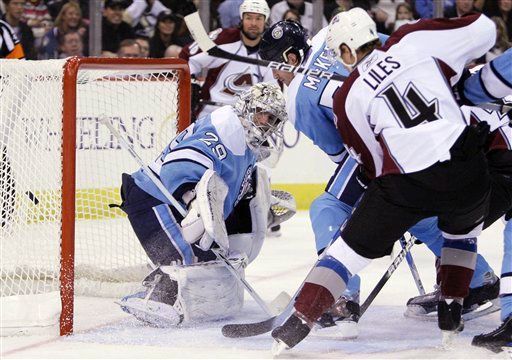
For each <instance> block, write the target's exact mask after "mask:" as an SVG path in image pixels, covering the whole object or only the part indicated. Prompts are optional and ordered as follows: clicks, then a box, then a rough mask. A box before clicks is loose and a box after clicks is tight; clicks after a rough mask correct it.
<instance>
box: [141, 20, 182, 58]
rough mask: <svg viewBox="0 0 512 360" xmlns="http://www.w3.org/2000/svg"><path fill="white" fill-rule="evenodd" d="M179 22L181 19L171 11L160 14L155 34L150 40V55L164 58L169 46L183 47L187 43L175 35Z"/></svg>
mask: <svg viewBox="0 0 512 360" xmlns="http://www.w3.org/2000/svg"><path fill="white" fill-rule="evenodd" d="M179 23H180V19H179V18H178V17H177V16H175V15H173V14H171V13H170V12H162V13H160V14H159V15H158V18H157V22H156V27H155V34H154V35H153V37H152V38H151V40H150V41H149V56H150V57H152V58H162V57H164V54H165V50H166V49H167V48H168V47H169V46H171V45H177V46H180V47H183V46H184V45H185V44H183V43H182V42H180V41H179V39H178V38H177V37H176V36H175V34H176V31H177V27H178V24H179ZM180 51H181V49H180ZM178 53H179V52H178Z"/></svg>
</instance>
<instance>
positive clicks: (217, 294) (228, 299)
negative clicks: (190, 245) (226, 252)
mask: <svg viewBox="0 0 512 360" xmlns="http://www.w3.org/2000/svg"><path fill="white" fill-rule="evenodd" d="M229 260H230V262H231V263H232V264H233V266H234V267H235V269H237V271H238V272H239V274H240V276H242V277H243V276H244V268H245V266H246V265H247V258H246V257H244V256H239V257H234V256H233V257H231V258H230V259H229ZM155 272H157V273H158V274H159V276H164V277H165V276H167V277H168V278H167V279H164V280H166V281H169V280H170V281H171V282H173V283H175V284H176V286H175V287H173V288H172V289H169V288H167V290H169V293H167V294H163V293H162V289H161V286H160V287H159V285H158V284H160V281H162V278H155V277H153V278H152V279H151V280H150V281H147V279H148V278H151V277H152V276H153V275H154V273H155ZM143 283H144V284H145V286H146V290H144V291H140V292H138V293H135V294H133V295H129V296H126V297H124V298H123V299H121V301H119V302H118V304H119V305H120V306H121V309H122V310H123V311H125V312H127V313H129V314H131V315H133V316H135V317H136V318H137V319H138V320H140V321H142V322H144V323H147V324H150V325H151V326H156V327H172V326H176V325H179V324H181V322H182V321H187V322H190V321H208V320H219V319H223V318H226V317H230V316H233V315H235V314H236V313H238V312H239V311H240V309H241V308H242V306H243V301H244V289H243V287H242V285H241V284H240V282H239V281H238V280H237V279H236V278H235V277H234V276H233V275H232V274H231V273H230V272H229V270H227V269H226V267H225V265H224V264H223V263H222V262H220V261H209V262H204V263H197V264H194V265H188V266H182V265H170V266H161V267H159V268H158V269H157V270H155V271H154V272H153V273H151V274H150V275H149V276H148V277H147V278H146V280H145V281H144V282H143ZM157 292H160V294H159V295H158V296H155V294H156V293H157ZM159 300H162V301H159ZM163 301H166V302H163Z"/></svg>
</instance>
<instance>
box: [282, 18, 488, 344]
mask: <svg viewBox="0 0 512 360" xmlns="http://www.w3.org/2000/svg"><path fill="white" fill-rule="evenodd" d="M495 37H496V32H495V28H494V24H493V22H492V21H491V20H490V19H488V18H486V17H485V16H483V15H472V16H467V17H464V18H460V19H452V20H442V19H436V20H420V21H418V22H416V23H414V24H411V25H405V26H403V27H402V28H400V29H399V30H398V31H397V32H395V33H394V34H393V35H392V36H391V37H390V38H389V39H388V41H387V42H386V45H385V46H384V47H380V48H378V46H379V44H380V43H379V41H378V37H377V32H376V25H375V23H374V22H373V20H372V19H371V18H370V16H369V15H368V13H367V12H366V11H364V10H362V9H360V8H354V9H351V10H349V11H347V12H343V13H341V14H338V15H337V16H336V17H335V18H333V20H332V21H331V24H330V25H329V31H328V34H327V45H328V46H329V47H330V48H331V49H333V51H335V53H336V55H337V57H338V59H339V60H340V61H341V62H342V63H343V64H344V65H345V66H346V67H347V68H349V69H350V70H351V74H350V76H349V77H348V79H347V80H346V81H345V82H344V83H343V85H342V87H341V88H340V89H339V90H338V91H337V92H336V93H335V96H334V109H333V110H334V114H335V116H336V118H337V126H338V130H339V131H340V134H341V136H342V138H343V140H344V142H345V146H346V147H347V148H348V149H349V152H350V153H351V155H352V156H353V157H354V158H355V159H356V160H358V162H360V163H361V164H362V165H363V166H364V169H365V172H366V174H367V176H368V177H370V178H373V180H372V181H371V183H370V184H369V186H368V188H367V190H366V191H365V193H364V195H363V197H362V199H361V201H360V202H359V204H358V206H357V208H356V209H355V211H354V213H353V214H352V216H351V217H350V219H349V220H348V221H347V223H346V224H345V227H344V228H343V229H342V231H341V235H340V237H338V238H337V239H336V240H335V241H334V242H333V244H332V245H331V246H330V247H329V249H328V250H326V251H325V253H324V256H323V257H321V258H320V259H319V261H318V263H317V264H316V266H315V267H314V268H313V269H312V271H311V272H310V273H309V275H308V276H307V278H306V280H305V282H304V284H303V286H302V289H301V290H300V292H299V294H298V296H297V298H296V300H295V303H294V313H293V314H292V315H291V316H290V317H289V318H288V319H287V320H286V321H285V323H284V324H283V325H282V326H279V327H277V328H276V329H274V330H273V332H272V336H273V337H274V339H275V340H276V342H275V349H276V351H277V352H279V351H282V350H283V349H285V348H291V347H293V346H295V345H296V344H298V343H299V342H300V341H302V340H303V339H304V338H305V337H306V336H307V335H308V334H309V332H310V330H311V327H312V326H313V324H314V323H315V321H316V320H317V319H318V318H319V317H320V316H321V315H322V313H324V312H325V311H326V310H327V309H328V308H330V307H331V306H332V305H333V304H334V302H335V301H336V299H337V298H339V296H340V295H341V293H342V292H343V291H344V290H345V288H346V284H347V282H348V281H349V279H350V278H351V277H352V276H353V275H354V274H357V273H358V272H359V271H361V270H362V269H363V268H364V267H366V266H367V265H368V264H369V263H370V262H371V259H374V258H378V257H382V256H384V255H386V254H389V252H390V251H391V249H392V246H393V244H394V242H395V241H396V240H397V239H398V238H400V236H401V235H402V234H403V233H404V232H405V231H407V229H409V228H410V227H411V226H413V225H414V224H416V223H417V222H418V221H420V220H422V219H424V218H428V217H432V216H437V217H438V226H439V228H440V229H441V230H442V231H443V237H444V238H445V242H444V246H443V250H442V254H441V267H440V273H441V274H440V276H441V298H440V301H439V302H438V319H439V320H438V324H439V327H440V328H441V330H443V331H444V332H446V333H448V334H452V333H455V332H458V331H461V330H462V323H461V311H462V300H463V298H464V297H465V296H467V294H468V288H469V283H470V280H471V277H472V275H473V269H474V267H475V262H476V237H477V236H478V235H479V234H480V232H481V229H482V223H483V220H484V218H485V216H486V215H487V208H488V200H489V193H490V177H489V174H488V171H487V164H486V160H485V155H484V152H483V150H482V147H483V143H484V141H485V139H486V136H487V133H488V126H478V127H470V126H467V125H466V123H465V121H464V117H463V115H462V114H461V112H460V109H459V106H458V104H457V102H456V101H455V100H454V98H453V95H452V91H451V86H450V85H448V84H450V83H451V84H454V83H455V82H456V81H457V80H458V79H459V78H460V75H461V73H462V71H463V68H464V65H465V64H466V63H467V62H469V61H470V60H472V59H474V58H478V57H480V56H482V55H483V54H485V52H487V51H488V50H489V49H490V48H491V47H492V46H493V44H494V41H495ZM484 124H485V123H484ZM368 219H371V220H370V221H371V226H370V225H369V224H368Z"/></svg>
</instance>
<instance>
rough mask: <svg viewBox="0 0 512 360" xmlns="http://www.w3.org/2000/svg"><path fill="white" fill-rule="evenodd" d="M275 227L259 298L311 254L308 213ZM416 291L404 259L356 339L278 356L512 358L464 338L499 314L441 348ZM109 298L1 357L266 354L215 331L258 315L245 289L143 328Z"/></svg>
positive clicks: (89, 303) (489, 238)
mask: <svg viewBox="0 0 512 360" xmlns="http://www.w3.org/2000/svg"><path fill="white" fill-rule="evenodd" d="M368 226H371V222H369V224H368ZM502 230H503V224H502V223H501V221H499V222H498V223H497V224H495V225H494V226H493V227H491V228H490V229H488V230H486V231H485V232H484V234H483V236H482V238H481V240H480V242H479V250H480V252H481V253H482V254H483V255H484V256H485V257H486V258H487V260H488V261H489V263H490V264H491V266H493V268H494V270H495V271H496V272H497V273H498V274H499V273H500V266H501V256H502V251H503V240H502V239H503V238H502ZM282 233H283V235H282V236H281V237H278V238H269V239H267V240H266V243H265V244H264V246H263V249H262V252H261V254H260V256H259V257H258V258H257V259H256V260H255V262H254V263H252V264H251V265H250V266H249V268H248V269H247V280H248V281H249V282H250V284H251V285H253V287H254V288H255V289H256V291H258V293H259V294H260V295H261V296H262V297H263V298H264V299H265V300H266V301H271V300H272V299H273V298H274V297H276V296H277V295H278V294H279V293H280V292H281V291H282V290H285V291H287V292H288V293H289V294H293V293H294V292H295V289H296V287H297V286H298V285H299V284H300V283H301V282H302V280H303V278H304V277H305V275H306V273H307V272H308V271H309V268H310V267H311V265H312V264H313V262H314V260H315V249H314V241H313V234H312V231H311V229H310V222H309V219H308V216H307V212H299V213H298V214H297V215H296V216H295V217H294V218H293V219H291V220H290V221H289V222H287V223H285V224H283V227H282ZM397 245H398V244H397ZM397 249H398V247H397ZM412 253H413V256H414V259H415V261H416V264H417V266H418V269H419V271H420V274H421V277H422V280H423V282H424V285H425V287H426V288H427V291H430V290H431V289H432V285H433V283H434V280H435V271H434V257H433V256H432V255H431V253H430V252H429V251H428V249H427V248H426V247H425V246H421V245H420V246H414V247H413V250H412ZM390 262H391V260H390V258H389V257H386V258H383V259H379V260H376V261H374V262H373V263H372V264H371V265H370V266H369V267H368V268H366V269H365V270H364V271H363V272H362V274H361V275H362V299H365V298H366V295H367V294H368V293H369V292H370V291H371V289H372V288H373V286H374V285H375V283H376V282H377V281H378V279H379V278H380V277H381V276H382V274H383V273H384V271H385V269H386V268H387V266H388V265H389V263H390ZM415 295H417V290H416V287H415V285H414V283H413V281H412V277H411V274H410V272H409V269H408V267H407V264H406V262H405V261H403V263H402V264H401V265H400V267H399V269H398V270H397V271H396V272H395V273H394V274H393V276H392V277H391V279H390V281H389V282H388V284H387V285H386V286H385V287H384V289H383V290H382V292H381V294H379V296H378V297H377V298H376V299H375V301H374V304H372V306H371V307H370V308H369V309H368V311H367V313H366V314H365V315H364V316H363V317H362V318H361V320H360V325H359V338H358V339H355V340H347V341H340V340H336V339H325V338H319V337H315V336H310V337H308V338H307V339H306V340H305V341H304V342H302V343H300V344H299V345H298V346H297V347H296V348H294V349H293V350H292V351H290V352H288V353H287V354H285V355H284V356H283V357H287V358H414V359H446V358H450V359H469V358H471V359H477V358H485V359H489V358H497V359H512V356H509V355H508V354H506V353H501V354H494V353H492V352H490V351H486V350H483V349H479V348H474V347H472V346H471V345H470V343H471V338H472V337H473V336H474V335H476V334H479V333H482V332H487V331H489V330H493V329H494V328H496V327H497V326H498V325H499V323H500V321H499V313H494V314H492V315H489V316H486V317H483V318H479V319H476V320H472V321H469V322H467V323H466V328H465V330H464V332H462V334H460V335H459V336H458V338H457V339H455V341H454V344H453V348H452V349H450V350H443V349H441V347H440V346H441V333H440V331H439V330H438V329H437V324H436V323H435V322H422V321H419V320H413V319H406V318H404V317H403V315H402V314H403V312H404V311H405V303H406V301H407V299H409V298H410V297H412V296H415ZM114 300H115V299H101V298H85V297H79V298H77V301H76V315H75V333H74V335H72V336H69V337H67V338H59V337H58V336H56V335H55V334H54V335H49V336H17V337H6V338H0V340H1V347H2V349H1V356H2V358H54V359H57V358H244V359H247V358H249V359H251V358H271V353H270V348H271V345H272V339H271V338H270V335H269V334H265V335H261V336H257V337H254V338H247V339H227V338H224V337H223V336H222V334H221V332H220V328H221V326H222V325H223V324H225V323H228V322H229V323H232V322H250V321H259V320H262V319H264V318H265V315H264V314H263V313H262V311H261V310H260V309H259V308H258V306H257V305H256V303H255V302H254V301H253V300H252V299H251V298H249V296H248V295H247V294H246V305H245V307H244V309H243V312H242V313H241V314H239V315H238V316H237V317H236V318H232V319H228V320H224V321H219V322H214V323H207V324H195V325H188V326H183V327H181V328H178V329H155V328H150V327H145V326H143V325H142V324H141V323H139V322H137V320H135V319H134V318H131V317H130V316H129V315H126V314H124V313H123V312H122V311H121V310H120V309H119V307H118V306H117V305H115V304H114V303H113V301H114Z"/></svg>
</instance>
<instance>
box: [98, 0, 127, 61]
mask: <svg viewBox="0 0 512 360" xmlns="http://www.w3.org/2000/svg"><path fill="white" fill-rule="evenodd" d="M126 5H127V3H126V1H123V0H106V1H105V8H104V9H103V22H102V31H101V33H102V41H101V42H102V44H101V52H102V55H103V56H113V55H114V54H115V53H117V51H118V50H119V44H120V43H121V41H123V40H125V39H134V38H135V33H134V32H133V29H132V27H131V26H130V25H129V24H128V23H126V22H124V21H123V11H124V9H125V8H126Z"/></svg>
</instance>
